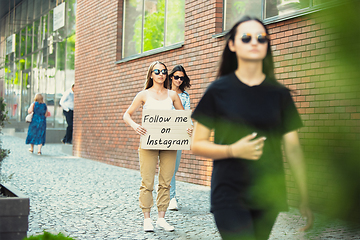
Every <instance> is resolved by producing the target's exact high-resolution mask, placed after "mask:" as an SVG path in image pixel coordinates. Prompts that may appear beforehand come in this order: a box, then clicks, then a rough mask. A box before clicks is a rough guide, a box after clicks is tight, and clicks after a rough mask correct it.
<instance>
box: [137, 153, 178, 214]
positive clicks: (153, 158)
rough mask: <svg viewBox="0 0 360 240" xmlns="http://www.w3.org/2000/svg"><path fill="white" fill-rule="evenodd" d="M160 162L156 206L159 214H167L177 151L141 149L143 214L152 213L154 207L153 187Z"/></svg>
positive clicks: (141, 204) (141, 206)
mask: <svg viewBox="0 0 360 240" xmlns="http://www.w3.org/2000/svg"><path fill="white" fill-rule="evenodd" d="M158 159H159V160H160V161H159V186H158V191H157V197H156V205H157V208H158V211H159V212H165V211H166V210H167V208H168V206H169V202H170V182H171V178H172V176H173V175H174V170H175V162H176V150H148V149H142V148H139V160H140V174H141V186H140V197H139V202H140V208H141V209H142V211H143V212H150V209H151V207H152V206H153V205H154V200H153V195H152V191H153V187H154V178H155V172H156V165H157V163H158Z"/></svg>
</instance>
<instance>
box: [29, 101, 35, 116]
mask: <svg viewBox="0 0 360 240" xmlns="http://www.w3.org/2000/svg"><path fill="white" fill-rule="evenodd" d="M32 112H34V103H32V104H31V105H30V107H29V109H28V113H29V114H30V113H32Z"/></svg>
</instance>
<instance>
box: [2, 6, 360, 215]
mask: <svg viewBox="0 0 360 240" xmlns="http://www.w3.org/2000/svg"><path fill="white" fill-rule="evenodd" d="M27 2H28V5H29V2H36V0H27ZM65 2H66V4H67V5H66V9H67V11H66V12H67V13H68V14H69V12H71V11H72V10H73V9H74V8H72V7H71V6H75V5H74V4H73V2H71V0H66V1H65ZM58 4H59V3H58V2H57V4H54V3H53V0H50V2H49V7H48V9H47V10H45V12H44V14H45V15H41V14H42V13H41V14H40V15H41V17H40V18H39V17H37V18H36V17H34V20H35V22H37V21H38V23H35V22H32V23H31V22H27V23H26V24H30V27H29V25H27V27H25V25H21V24H20V26H19V27H17V28H14V27H12V28H11V27H10V26H11V24H7V23H10V22H11V19H16V16H17V12H16V9H15V13H10V14H9V16H8V17H7V18H5V19H2V20H1V21H2V24H1V25H2V26H3V24H5V26H9V27H8V28H9V29H7V30H1V42H2V45H1V46H2V48H1V49H2V51H5V50H4V47H3V42H4V41H5V39H6V38H7V37H8V36H10V35H9V34H10V33H15V34H18V35H20V37H21V36H23V31H24V34H25V36H33V38H32V40H30V42H31V41H32V45H31V47H30V49H31V50H29V53H28V52H27V51H26V50H25V49H27V47H25V49H24V50H22V46H23V43H22V40H21V41H19V43H18V44H19V45H17V49H18V50H17V51H18V54H19V56H18V55H17V52H16V50H15V52H14V53H10V55H9V54H5V53H4V52H2V55H1V56H2V59H5V61H3V63H2V65H0V68H1V67H2V68H3V71H2V75H1V76H2V78H1V79H2V80H3V81H4V93H3V95H5V99H7V101H8V102H9V103H10V105H11V101H12V100H10V96H9V95H11V94H13V93H14V92H15V94H16V95H18V94H19V92H20V90H22V92H24V94H25V92H26V89H24V86H28V85H29V84H27V83H26V82H25V83H23V84H22V85H21V84H19V83H18V81H19V80H16V75H14V74H15V73H17V74H18V75H19V74H20V75H24V74H25V77H22V79H23V80H22V81H24V79H26V72H33V71H35V72H38V73H32V78H34V77H35V76H39V77H35V81H36V79H40V80H41V79H43V80H41V81H45V82H44V84H45V86H47V88H46V89H44V90H43V92H44V93H47V92H48V93H49V95H50V94H54V96H55V98H56V99H58V97H57V95H56V94H58V93H60V91H58V89H61V90H65V89H66V88H67V87H69V86H70V85H71V83H72V82H73V75H71V74H72V73H73V70H74V69H75V82H76V85H75V109H74V137H73V153H74V155H76V156H80V157H84V158H90V159H94V160H97V161H101V162H104V163H107V164H112V165H116V166H119V167H126V168H130V169H136V170H138V169H139V163H138V152H137V150H138V146H139V136H138V135H136V134H135V132H134V131H133V129H131V128H130V127H129V126H127V125H126V124H125V122H124V121H123V119H122V116H123V114H124V112H125V111H126V109H127V108H128V106H129V105H130V104H131V101H132V100H133V98H134V97H135V95H136V93H137V92H139V91H141V90H142V89H143V86H144V82H145V79H146V73H147V69H148V66H149V65H150V63H151V62H153V61H162V62H164V63H165V64H166V65H167V67H168V69H169V70H171V69H172V67H174V66H175V65H177V64H182V65H183V66H184V68H185V69H186V71H187V74H188V75H189V77H190V79H191V88H190V89H188V90H187V91H188V92H189V94H190V98H191V109H194V108H195V106H196V105H197V103H198V102H199V100H200V98H201V97H202V95H203V93H204V91H205V90H206V88H207V86H208V85H209V84H210V83H211V82H212V81H214V80H215V76H216V72H217V67H218V61H219V58H220V55H221V51H222V49H223V47H224V43H225V38H224V35H225V33H226V31H227V30H229V29H230V28H231V26H232V24H233V23H235V22H236V21H237V20H238V19H239V18H240V17H241V16H242V15H245V14H248V15H252V16H257V17H258V18H260V19H261V20H263V21H264V23H265V24H266V25H267V27H268V29H269V31H270V38H271V44H272V50H273V55H274V63H275V73H276V77H277V79H278V80H279V82H281V83H282V84H284V85H285V86H287V87H288V88H289V89H291V90H292V94H293V98H294V100H295V103H296V106H297V107H298V110H299V112H300V115H301V118H302V120H303V123H304V127H303V128H302V129H300V131H299V135H300V140H301V144H302V146H303V149H304V153H305V160H306V167H307V172H308V186H309V193H310V199H311V203H312V205H313V206H315V207H316V208H317V209H321V208H323V209H324V208H328V209H329V208H331V207H332V205H331V204H333V203H336V200H337V199H340V197H338V196H341V198H343V199H359V198H352V196H350V195H351V194H349V192H351V191H350V190H349V191H348V190H345V188H343V186H344V184H347V186H349V183H350V182H360V181H348V179H350V178H351V177H354V176H357V173H358V172H359V171H360V166H359V164H358V163H357V162H358V161H352V160H353V159H354V158H352V157H351V156H353V155H354V154H358V151H359V150H358V149H360V148H359V147H358V146H359V145H356V144H358V143H359V140H360V139H359V130H360V126H359V122H360V121H359V119H360V114H359V112H360V101H359V98H360V96H359V94H358V92H359V90H360V88H359V83H358V81H356V79H358V77H360V76H358V75H357V72H358V65H357V63H358V59H357V58H358V56H359V55H360V52H359V50H358V45H356V46H354V42H355V43H356V38H355V41H352V39H354V38H353V35H352V33H355V35H356V34H358V33H359V32H358V30H356V29H360V26H359V23H360V19H359V17H356V16H358V14H357V13H356V12H355V14H354V9H358V8H359V3H358V1H355V0H345V1H341V2H340V1H336V0H334V1H331V0H256V1H254V0H237V1H234V0H109V1H106V3H105V2H104V1H96V0H86V1H85V0H78V1H77V2H76V41H75V56H76V57H75V60H74V61H75V64H74V66H75V67H73V65H71V64H70V63H69V64H68V61H70V59H69V57H68V56H69V54H68V52H66V51H70V50H69V48H68V47H67V46H68V45H69V44H70V43H69V42H71V41H70V38H71V36H72V35H69V34H68V33H67V32H68V31H64V33H61V30H57V31H51V30H50V29H51V27H50V22H51V21H50V20H49V19H50V18H51V16H52V14H51V12H52V11H53V10H52V9H53V7H51V6H55V5H56V6H57V5H58ZM353 5H355V6H353ZM46 6H48V5H46ZM45 9H46V8H45ZM70 9H71V10H70ZM41 12H42V10H41ZM12 14H14V15H12ZM40 15H39V16H40ZM44 16H45V17H44ZM349 16H352V18H349ZM36 19H38V20H36ZM43 19H45V20H43ZM341 19H343V20H344V21H343V22H341V21H340V20H341ZM354 19H355V20H354ZM43 21H45V23H46V21H47V22H48V24H49V30H48V31H46V30H45V31H42V33H43V34H45V35H46V36H50V35H51V34H50V33H52V35H53V42H54V43H53V45H54V50H53V51H54V53H55V54H58V56H60V59H59V57H55V56H54V55H52V54H54V53H52V54H49V51H48V50H45V48H44V46H48V43H46V42H45V45H41V44H44V41H43V42H41V41H39V37H37V38H36V37H35V35H32V34H29V32H30V33H32V31H35V29H39V26H43V25H41V22H43ZM73 22H74V21H70V20H66V23H65V25H66V26H68V27H67V28H66V27H65V28H64V29H72V27H73V25H72V23H73ZM342 24H343V25H342ZM37 26H38V27H37ZM345 26H346V27H345ZM24 27H25V28H24ZM29 28H30V29H29ZM40 28H41V27H40ZM354 29H355V30H354ZM4 31H5V32H4ZM35 32H36V31H35ZM26 34H28V35H26ZM58 34H59V35H62V36H63V37H62V38H61V39H56V38H55V36H57V35H58ZM42 36H43V35H42ZM344 36H345V38H343V37H344ZM15 39H18V38H16V37H15ZM20 39H21V38H20ZM44 39H45V38H44ZM44 39H43V40H44ZM66 39H67V40H66ZM344 39H345V40H346V39H348V40H346V41H345V44H344V42H342V40H344ZM15 41H16V40H15ZM24 41H25V40H24ZM37 41H38V43H36V44H37V45H35V42H37ZM28 42H29V41H27V40H26V43H25V46H28V45H26V44H27V43H28ZM55 42H56V44H55ZM71 44H72V42H71ZM40 45H41V46H42V48H40V47H39V46H40ZM55 45H56V46H55ZM61 46H66V48H61ZM35 49H37V50H35ZM60 49H65V50H64V51H65V55H64V54H62V53H59V51H60ZM72 50H73V48H72ZM25 53H26V54H25ZM45 53H46V54H45ZM344 53H346V54H344ZM11 54H13V57H11ZM29 54H30V55H29ZM39 54H40V55H42V56H43V57H42V59H43V60H42V62H41V60H40V62H39V61H38V60H37V59H38V58H39V57H38V55H39ZM45 56H46V57H45ZM56 56H57V55H56ZM64 56H65V57H64ZM40 59H41V57H40ZM45 59H46V60H45ZM50 59H54V61H53V62H51V61H50ZM55 60H56V61H55ZM71 61H72V60H71ZM22 62H25V63H24V64H23V63H22ZM46 62H47V64H45V65H43V66H44V67H43V69H44V68H45V66H47V68H46V71H45V70H42V72H41V70H40V65H41V64H40V63H46ZM54 62H55V63H54ZM60 62H62V63H60ZM7 69H10V70H11V71H10V72H9V70H7ZM14 69H15V70H14ZM27 69H30V70H28V71H26V70H27ZM49 69H50V70H49ZM70 72H71V73H70ZM13 73H14V74H13ZM353 73H354V74H353ZM36 74H37V75H36ZM57 74H59V75H61V76H59V77H57V76H58V75H57ZM63 79H65V80H63ZM40 80H38V81H40ZM33 81H34V80H33ZM46 81H47V82H48V84H47V85H46ZM51 81H52V83H51ZM15 83H17V85H16V84H15ZM58 83H59V86H58V85H57V84H58ZM26 84H27V85H26ZM44 84H43V85H42V86H38V85H35V83H34V84H33V85H30V88H32V87H34V88H35V89H36V90H31V91H32V92H35V91H38V90H37V87H38V89H40V87H43V86H44ZM49 86H51V89H50V88H49ZM15 89H17V90H15ZM24 90H25V91H24ZM23 98H24V97H23ZM56 102H57V101H55V105H56ZM22 105H24V104H22ZM25 105H26V104H25ZM15 112H16V110H15ZM16 113H17V112H16ZM57 114H59V113H58V112H56V111H55V112H54V115H56V116H57ZM134 119H135V121H137V122H140V119H141V109H140V110H139V111H138V112H137V114H136V115H135V116H134ZM350 140H351V142H349V141H350ZM356 151H357V152H356ZM357 156H358V155H357ZM340 162H341V163H343V164H339V163H340ZM284 164H285V171H286V172H285V174H286V180H287V190H288V200H289V203H290V205H292V206H296V205H297V204H298V197H299V196H298V192H297V189H296V187H295V186H296V184H295V182H294V179H293V176H292V174H291V172H290V170H289V167H288V165H287V162H286V160H284ZM211 171H212V160H211V159H205V158H202V157H198V156H195V155H193V154H192V152H191V151H183V154H182V159H181V164H180V168H179V171H178V173H177V179H178V180H180V181H186V182H191V183H195V184H201V185H210V178H211ZM355 173H356V175H355ZM344 176H346V177H344ZM345 179H346V180H345ZM353 179H357V178H353ZM129 184H138V183H129ZM356 189H360V188H356ZM352 192H354V191H352ZM355 192H356V191H355ZM328 199H335V200H334V201H327V203H326V204H324V202H325V201H326V200H328ZM342 202H346V201H342Z"/></svg>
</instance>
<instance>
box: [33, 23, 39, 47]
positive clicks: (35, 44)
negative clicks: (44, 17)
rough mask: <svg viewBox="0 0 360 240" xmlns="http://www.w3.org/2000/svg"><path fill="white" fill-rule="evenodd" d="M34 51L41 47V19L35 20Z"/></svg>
mask: <svg viewBox="0 0 360 240" xmlns="http://www.w3.org/2000/svg"><path fill="white" fill-rule="evenodd" d="M33 36H34V41H33V45H34V51H36V50H37V49H38V48H40V47H41V20H40V19H38V20H36V21H35V22H34V34H33Z"/></svg>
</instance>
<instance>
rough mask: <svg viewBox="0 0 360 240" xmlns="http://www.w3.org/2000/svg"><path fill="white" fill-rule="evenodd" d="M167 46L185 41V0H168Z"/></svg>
mask: <svg viewBox="0 0 360 240" xmlns="http://www.w3.org/2000/svg"><path fill="white" fill-rule="evenodd" d="M166 8H167V9H166V32H165V33H166V39H165V43H166V46H169V45H171V44H175V43H179V42H183V41H184V32H185V24H184V19H185V0H168V2H167V5H166Z"/></svg>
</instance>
